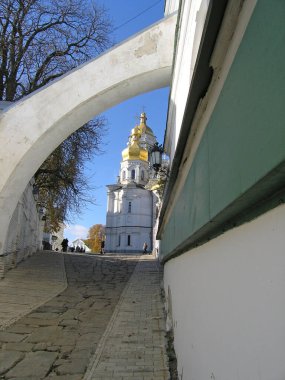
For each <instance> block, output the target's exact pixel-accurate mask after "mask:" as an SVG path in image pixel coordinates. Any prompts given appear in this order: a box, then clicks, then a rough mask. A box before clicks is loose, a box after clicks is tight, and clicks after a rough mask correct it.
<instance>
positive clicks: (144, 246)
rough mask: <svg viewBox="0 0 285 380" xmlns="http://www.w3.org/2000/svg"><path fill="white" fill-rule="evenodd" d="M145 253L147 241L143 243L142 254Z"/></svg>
mask: <svg viewBox="0 0 285 380" xmlns="http://www.w3.org/2000/svg"><path fill="white" fill-rule="evenodd" d="M146 253H147V243H146V241H145V242H144V243H143V254H144V255H145V254H146Z"/></svg>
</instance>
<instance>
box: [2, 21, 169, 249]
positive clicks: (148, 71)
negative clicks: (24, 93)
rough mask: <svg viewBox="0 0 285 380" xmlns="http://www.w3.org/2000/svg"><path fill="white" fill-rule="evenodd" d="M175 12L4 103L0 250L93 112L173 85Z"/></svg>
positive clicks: (97, 112)
mask: <svg viewBox="0 0 285 380" xmlns="http://www.w3.org/2000/svg"><path fill="white" fill-rule="evenodd" d="M175 25H176V16H175V15H174V16H171V17H168V18H166V19H163V20H162V21H160V22H159V23H157V24H155V25H153V26H151V27H150V28H148V29H146V30H144V31H143V32H141V33H139V34H137V35H135V36H134V37H132V38H130V39H128V40H127V41H125V42H124V43H122V44H119V45H117V46H115V47H114V48H112V49H111V50H109V51H108V52H106V53H105V54H103V55H101V56H99V57H98V58H96V59H94V60H92V61H90V62H88V63H86V64H84V65H82V66H80V67H79V68H77V69H75V70H73V71H71V72H70V73H68V74H66V75H65V76H63V77H61V78H60V79H58V80H57V81H54V82H52V83H51V84H50V85H48V86H46V87H44V88H43V89H41V90H39V91H37V92H35V93H33V94H32V95H30V96H28V97H26V98H24V99H22V100H21V101H19V102H16V103H14V104H13V105H12V106H11V107H8V108H6V109H5V110H4V111H3V112H2V114H1V118H0V141H1V144H2V149H1V151H0V173H1V176H0V210H1V213H0V226H1V228H0V255H1V254H3V246H4V242H5V237H6V233H7V230H8V226H9V222H10V220H11V217H12V213H13V211H14V209H15V207H16V205H17V202H18V200H19V198H20V196H21V194H22V193H23V191H24V189H25V187H26V185H27V183H28V181H29V180H30V179H31V178H32V176H33V175H34V173H35V172H36V170H37V169H38V168H39V166H40V165H41V164H42V163H43V161H44V160H45V159H46V158H47V157H48V156H49V154H50V153H52V152H53V150H54V149H55V148H56V147H57V146H58V145H59V144H60V143H61V142H62V141H64V140H65V139H66V138H67V137H68V136H69V135H70V134H71V133H72V132H74V131H75V130H76V129H78V128H80V127H81V126H82V125H83V124H84V123H86V122H87V121H89V120H91V119H92V118H93V117H94V116H96V115H98V114H100V113H102V112H103V111H105V110H107V109H108V108H110V107H112V106H114V105H116V104H118V103H121V102H122V101H124V100H126V99H128V98H131V97H133V96H136V95H139V94H141V93H144V92H148V91H151V90H154V89H157V88H160V87H164V86H167V85H169V83H170V77H171V67H172V57H173V46H174V34H175Z"/></svg>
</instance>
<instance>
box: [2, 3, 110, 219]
mask: <svg viewBox="0 0 285 380" xmlns="http://www.w3.org/2000/svg"><path fill="white" fill-rule="evenodd" d="M110 31H111V24H110V22H109V19H108V17H107V16H106V11H105V9H104V8H102V7H99V6H98V5H96V3H95V2H94V1H92V0H1V2H0V100H6V101H15V100H18V99H20V98H21V97H23V96H25V95H27V94H30V93H31V92H33V91H35V90H37V89H39V88H41V87H42V86H44V85H46V84H48V83H49V82H51V81H52V80H53V79H56V78H58V77H60V76H61V75H62V74H64V73H66V72H67V71H68V70H70V69H72V68H74V67H76V66H78V65H79V64H81V63H83V62H85V61H86V60H88V59H90V58H91V57H95V56H96V55H98V54H99V53H101V52H102V51H103V50H104V49H106V48H107V47H109V46H110V44H111V42H110V38H109V35H110ZM104 125H105V122H104V119H103V118H97V119H95V120H94V121H93V122H92V123H88V124H87V125H85V126H83V127H82V128H81V129H79V130H78V131H76V132H75V133H74V134H72V135H71V136H70V137H69V138H68V139H67V140H66V141H65V142H64V143H63V144H62V145H60V146H59V147H58V148H57V149H56V150H55V152H53V154H52V155H51V156H50V157H49V158H48V159H47V160H46V162H45V163H44V164H43V165H42V167H41V168H40V169H39V170H38V172H37V173H36V176H35V177H36V181H37V184H38V186H39V187H40V189H41V194H42V199H44V201H45V205H46V207H47V208H48V209H49V214H50V219H51V223H52V224H54V225H56V223H57V221H59V222H61V221H63V220H64V219H65V218H67V214H68V212H69V211H71V210H74V209H76V210H78V208H79V206H80V204H81V203H82V202H83V203H84V202H85V201H87V200H88V199H87V189H88V183H87V180H86V178H84V175H83V173H82V168H83V164H84V162H85V160H86V159H89V158H90V157H91V155H92V154H93V153H94V152H97V151H98V150H99V144H100V139H101V136H102V131H103V127H104ZM56 219H57V221H56ZM52 220H53V221H52Z"/></svg>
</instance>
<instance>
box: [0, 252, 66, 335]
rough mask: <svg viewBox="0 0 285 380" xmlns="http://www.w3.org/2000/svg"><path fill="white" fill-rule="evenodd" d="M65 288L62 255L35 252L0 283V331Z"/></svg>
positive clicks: (8, 273)
mask: <svg viewBox="0 0 285 380" xmlns="http://www.w3.org/2000/svg"><path fill="white" fill-rule="evenodd" d="M66 286H67V281H66V276H65V268H64V259H63V255H61V254H58V253H52V252H48V251H44V252H41V253H36V254H35V255H33V256H31V257H29V258H28V259H26V260H25V261H22V262H21V263H20V264H19V265H18V266H17V267H16V268H14V269H12V270H10V271H9V272H7V273H6V275H5V278H4V279H2V280H0V330H2V329H4V328H5V327H7V326H9V325H10V324H12V323H13V322H15V321H17V320H18V319H19V318H21V317H23V316H24V315H26V314H28V313H30V312H31V311H32V310H34V309H36V308H37V307H39V306H40V305H42V304H44V303H45V302H47V301H48V300H50V299H52V298H54V297H55V296H56V295H57V294H59V293H61V292H62V291H63V290H64V289H65V288H66Z"/></svg>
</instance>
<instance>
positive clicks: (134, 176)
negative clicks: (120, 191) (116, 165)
mask: <svg viewBox="0 0 285 380" xmlns="http://www.w3.org/2000/svg"><path fill="white" fill-rule="evenodd" d="M135 178H136V171H135V169H133V170H132V171H131V179H135Z"/></svg>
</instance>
